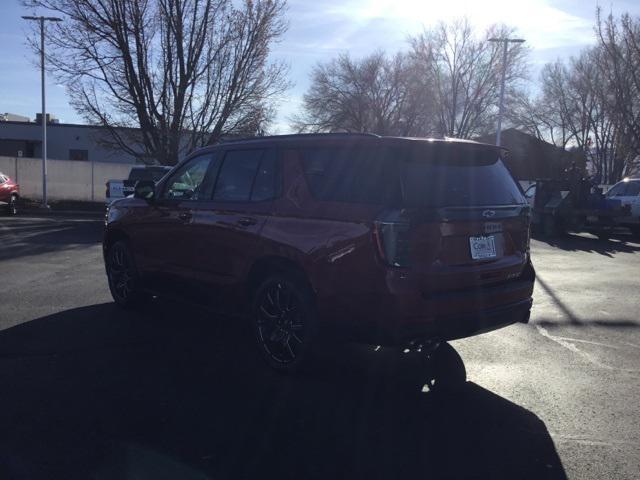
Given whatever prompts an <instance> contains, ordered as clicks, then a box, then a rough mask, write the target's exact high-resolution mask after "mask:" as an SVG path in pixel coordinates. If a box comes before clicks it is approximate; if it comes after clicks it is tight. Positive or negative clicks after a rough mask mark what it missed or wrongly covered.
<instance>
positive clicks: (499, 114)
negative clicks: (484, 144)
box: [489, 38, 524, 146]
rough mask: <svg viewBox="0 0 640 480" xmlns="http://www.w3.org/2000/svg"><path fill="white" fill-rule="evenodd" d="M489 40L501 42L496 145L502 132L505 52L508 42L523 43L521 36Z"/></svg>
mask: <svg viewBox="0 0 640 480" xmlns="http://www.w3.org/2000/svg"><path fill="white" fill-rule="evenodd" d="M489 41H490V42H502V44H503V50H502V80H501V81H500V103H499V106H498V132H497V133H496V145H497V146H500V137H501V135H500V134H501V133H502V114H503V110H504V81H505V77H506V76H507V53H508V48H509V43H523V42H524V39H522V38H490V39H489Z"/></svg>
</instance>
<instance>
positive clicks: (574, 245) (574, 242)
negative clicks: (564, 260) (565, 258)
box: [533, 233, 640, 258]
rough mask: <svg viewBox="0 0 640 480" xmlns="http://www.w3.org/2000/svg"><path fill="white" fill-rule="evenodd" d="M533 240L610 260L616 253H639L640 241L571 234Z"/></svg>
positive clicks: (538, 237) (619, 237)
mask: <svg viewBox="0 0 640 480" xmlns="http://www.w3.org/2000/svg"><path fill="white" fill-rule="evenodd" d="M533 238H534V239H535V240H538V241H540V242H544V243H547V244H548V245H550V246H552V247H556V248H559V249H561V250H566V251H570V252H577V251H582V252H589V253H598V254H600V255H604V256H606V257H610V258H612V257H613V255H614V254H616V253H634V252H640V239H638V238H637V237H633V236H631V235H624V234H614V235H612V236H611V238H610V239H608V240H604V239H603V240H601V239H599V238H597V237H595V236H583V235H577V234H571V233H568V234H566V235H564V236H558V237H545V236H542V235H534V236H533Z"/></svg>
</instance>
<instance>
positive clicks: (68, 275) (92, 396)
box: [0, 216, 640, 479]
mask: <svg viewBox="0 0 640 480" xmlns="http://www.w3.org/2000/svg"><path fill="white" fill-rule="evenodd" d="M101 228H102V224H101V221H100V220H98V219H93V218H91V217H74V218H71V217H64V216H55V217H47V218H38V217H34V216H22V217H16V218H8V217H1V218H0V379H1V384H2V387H1V388H0V431H1V432H2V435H0V478H3V479H4V478H25V479H33V478H36V479H38V478H65V479H70V478H95V479H107V478H154V479H160V478H183V479H191V478H193V479H196V478H197V479H230V478H251V479H253V478H296V479H313V478H317V479H329V478H350V479H351V478H365V477H366V478H385V479H391V478H403V477H413V478H429V479H431V478H504V479H507V478H508V479H515V478H535V479H542V478H554V479H555V478H572V479H601V478H608V479H612V478H640V451H639V449H638V445H640V413H639V411H638V408H637V407H638V398H640V328H639V327H640V313H639V308H640V242H639V241H637V240H635V241H634V240H633V239H632V238H631V237H630V236H625V235H620V236H618V237H616V238H614V239H612V240H610V241H600V240H597V239H595V237H591V236H590V235H588V234H584V235H571V236H569V237H567V238H563V239H561V240H557V241H554V242H551V243H549V242H544V241H538V240H534V241H533V242H532V258H533V261H534V264H535V266H536V269H537V273H538V278H539V281H538V283H537V285H536V291H535V303H534V310H533V313H532V318H531V322H530V324H528V325H514V326H511V327H508V328H505V329H502V330H499V331H496V332H492V333H489V334H485V335H481V336H478V337H474V338H470V339H465V340H460V341H456V342H453V345H454V347H455V348H456V349H457V350H458V352H459V353H460V354H461V355H462V358H463V359H464V362H465V365H466V369H467V377H468V382H467V385H466V387H465V388H464V389H462V390H461V391H459V392H457V393H456V394H455V395H447V396H434V395H433V394H431V393H425V392H421V391H420V388H419V387H420V385H418V384H417V383H416V385H415V386H414V388H407V385H406V382H405V381H404V379H405V377H406V375H403V373H406V372H408V371H409V372H410V371H412V369H416V368H417V367H416V365H417V364H416V363H415V362H413V359H412V358H404V357H403V356H402V355H399V354H396V352H390V351H386V350H385V349H382V350H380V351H376V350H375V349H373V348H370V347H353V346H345V347H339V348H336V349H335V350H333V349H332V350H331V352H328V353H327V356H326V358H324V359H323V360H322V365H321V368H320V367H319V368H317V369H315V370H313V371H312V372H310V373H308V374H307V375H304V376H298V377H285V376H282V375H279V374H276V373H273V372H271V371H269V370H268V369H266V368H265V367H263V366H262V364H260V363H259V360H258V359H257V358H256V357H255V356H254V354H253V351H252V350H251V348H250V346H249V345H248V344H247V342H246V341H244V338H245V337H244V336H243V333H244V330H243V328H242V326H241V325H238V322H237V321H233V319H229V318H217V317H215V316H213V315H212V314H210V313H209V312H207V311H204V310H200V309H197V308H192V307H187V306H184V305H180V304H174V303H168V302H163V301H155V302H154V303H153V304H152V305H151V306H150V307H149V310H148V311H145V312H140V313H131V312H123V311H120V310H118V309H117V308H116V307H115V306H114V305H113V304H112V303H111V298H110V296H109V292H108V289H107V285H106V279H105V275H104V269H103V265H102V258H101V247H100V244H99V241H100V237H101ZM399 372H400V373H399ZM400 379H403V381H401V380H400Z"/></svg>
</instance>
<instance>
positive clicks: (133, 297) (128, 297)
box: [106, 240, 144, 309]
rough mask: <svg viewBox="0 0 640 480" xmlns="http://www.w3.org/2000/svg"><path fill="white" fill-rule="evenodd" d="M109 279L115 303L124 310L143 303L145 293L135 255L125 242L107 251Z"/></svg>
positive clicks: (116, 243) (117, 243) (120, 242)
mask: <svg viewBox="0 0 640 480" xmlns="http://www.w3.org/2000/svg"><path fill="white" fill-rule="evenodd" d="M106 269H107V279H108V282H109V290H110V291H111V296H112V297H113V301H114V302H116V304H118V306H120V307H122V308H127V309H128V308H134V307H137V306H139V305H140V304H141V303H142V300H143V298H144V293H143V292H142V289H141V285H140V283H141V282H140V276H139V275H138V271H137V269H136V266H135V262H134V258H133V254H132V253H131V249H130V248H129V245H128V244H127V242H125V241H122V240H120V241H117V242H115V243H114V244H113V245H112V246H111V247H110V248H109V250H108V251H107V261H106Z"/></svg>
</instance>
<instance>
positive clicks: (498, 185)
mask: <svg viewBox="0 0 640 480" xmlns="http://www.w3.org/2000/svg"><path fill="white" fill-rule="evenodd" d="M446 147H447V146H445V145H442V146H433V147H430V148H415V149H411V151H410V152H408V155H407V156H405V159H404V161H403V162H402V167H401V182H402V193H403V199H404V203H405V205H406V206H416V207H463V206H474V205H514V204H521V203H525V199H524V196H523V194H522V190H521V189H520V187H519V186H518V184H517V183H516V182H515V181H514V179H513V177H512V176H511V174H510V173H509V170H507V167H505V165H504V164H503V163H502V160H501V159H500V158H499V157H498V155H497V153H496V152H495V151H493V150H479V149H477V148H468V147H463V146H460V147H459V148H456V149H452V148H446Z"/></svg>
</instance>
